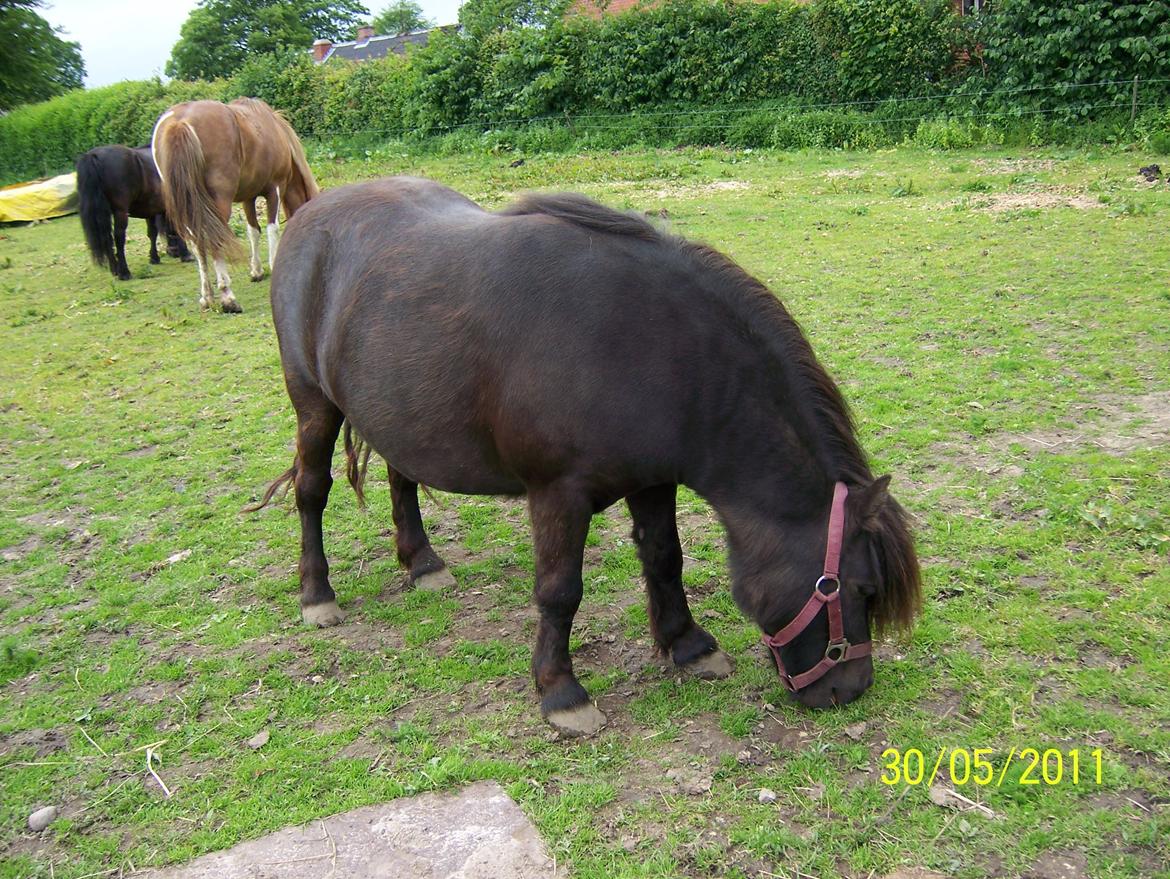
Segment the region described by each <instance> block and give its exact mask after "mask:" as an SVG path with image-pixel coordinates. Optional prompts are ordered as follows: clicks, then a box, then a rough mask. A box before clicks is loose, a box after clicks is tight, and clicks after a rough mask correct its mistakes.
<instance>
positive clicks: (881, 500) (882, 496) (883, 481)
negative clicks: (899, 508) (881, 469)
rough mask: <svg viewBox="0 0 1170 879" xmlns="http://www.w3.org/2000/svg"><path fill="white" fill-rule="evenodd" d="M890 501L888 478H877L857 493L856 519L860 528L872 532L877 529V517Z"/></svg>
mask: <svg viewBox="0 0 1170 879" xmlns="http://www.w3.org/2000/svg"><path fill="white" fill-rule="evenodd" d="M889 499H890V477H889V476H888V475H887V476H879V477H878V478H877V479H875V480H874V481H873V482H871V483H870V484H869V485H867V486H866V487H865V488H863V489H861V490H860V491H859V492H857V501H856V502H857V518H858V521H859V522H861V527H862V528H863V529H865V530H866V531H873V530H874V529H875V528H876V527H877V522H878V515H879V514H880V513H881V511H882V507H884V506H885V505H886V503H887V502H888V501H889Z"/></svg>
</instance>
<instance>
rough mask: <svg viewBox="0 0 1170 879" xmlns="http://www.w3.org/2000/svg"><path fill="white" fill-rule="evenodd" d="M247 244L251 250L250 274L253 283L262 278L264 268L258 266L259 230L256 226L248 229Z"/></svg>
mask: <svg viewBox="0 0 1170 879" xmlns="http://www.w3.org/2000/svg"><path fill="white" fill-rule="evenodd" d="M248 244H249V245H250V246H251V248H252V265H251V274H252V280H253V281H259V280H260V279H261V278H263V277H264V266H263V265H261V264H260V229H259V227H257V226H249V227H248Z"/></svg>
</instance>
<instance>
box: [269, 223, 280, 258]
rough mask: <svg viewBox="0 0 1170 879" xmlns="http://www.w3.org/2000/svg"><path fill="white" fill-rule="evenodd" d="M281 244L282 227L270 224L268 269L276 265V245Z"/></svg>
mask: <svg viewBox="0 0 1170 879" xmlns="http://www.w3.org/2000/svg"><path fill="white" fill-rule="evenodd" d="M279 242H280V226H279V225H278V224H277V223H269V224H268V268H269V269H271V268H272V267H273V265H274V264H275V263H276V245H277V244H278V243H279Z"/></svg>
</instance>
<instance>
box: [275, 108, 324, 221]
mask: <svg viewBox="0 0 1170 879" xmlns="http://www.w3.org/2000/svg"><path fill="white" fill-rule="evenodd" d="M272 115H274V116H275V117H276V124H277V125H278V126H279V127H280V130H281V131H282V132H283V133H284V136H285V138H286V139H287V140H288V148H289V152H291V153H292V161H293V167H295V168H296V170H297V174H299V175H300V177H301V184H302V185H303V186H304V188H305V201H308V200H309V199H311V198H313V197H314V196H316V195H317V194H318V193H319V192H320V191H321V190H320V189H319V188H318V187H317V178H315V177H314V176H313V171H312V169H311V168H310V167H309V160H308V159H307V158H305V148H304V147H303V146H301V141H300V138H298V137H297V133H296V131H295V130H294V129H293V127H292V125H290V124H289V121H288V120H287V119H285V118H284V114H283V113H281V112H280V111H279V110H273V111H272Z"/></svg>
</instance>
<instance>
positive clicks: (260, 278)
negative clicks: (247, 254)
mask: <svg viewBox="0 0 1170 879" xmlns="http://www.w3.org/2000/svg"><path fill="white" fill-rule="evenodd" d="M248 277H250V278H251V279H252V283H253V284H255V283H256V282H257V281H263V280H264V273H263V272H261V273H260V274H258V275H249V276H248Z"/></svg>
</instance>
